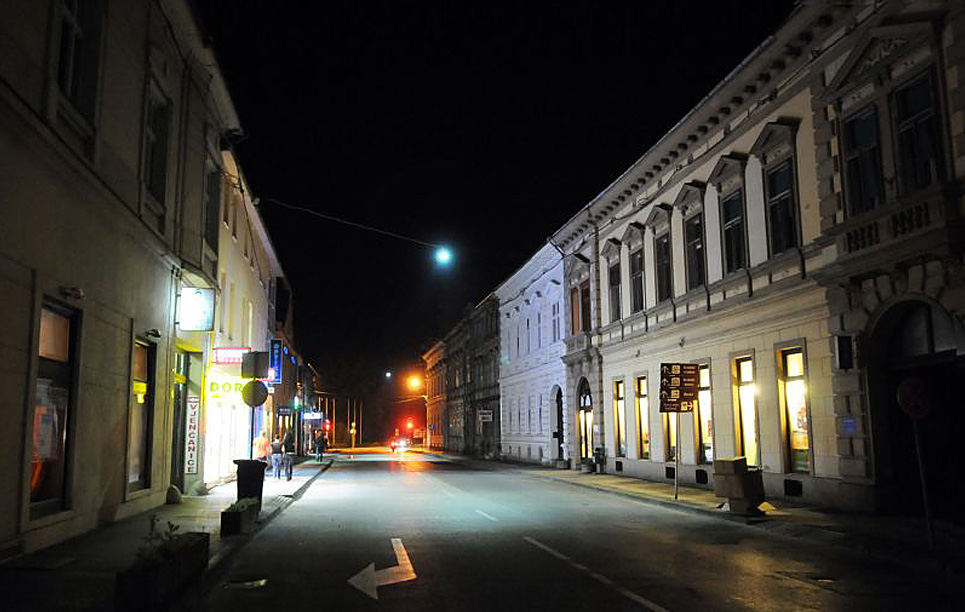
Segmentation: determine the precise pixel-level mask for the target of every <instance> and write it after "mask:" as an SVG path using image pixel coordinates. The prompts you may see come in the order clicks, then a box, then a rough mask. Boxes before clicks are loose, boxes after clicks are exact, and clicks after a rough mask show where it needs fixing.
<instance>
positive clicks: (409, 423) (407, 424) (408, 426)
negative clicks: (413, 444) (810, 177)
mask: <svg viewBox="0 0 965 612" xmlns="http://www.w3.org/2000/svg"><path fill="white" fill-rule="evenodd" d="M412 427H413V425H412V419H409V420H408V421H406V424H405V428H406V429H412Z"/></svg>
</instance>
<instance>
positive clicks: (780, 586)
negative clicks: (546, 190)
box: [201, 452, 965, 612]
mask: <svg viewBox="0 0 965 612" xmlns="http://www.w3.org/2000/svg"><path fill="white" fill-rule="evenodd" d="M394 539H395V540H398V541H400V542H401V545H400V544H399V543H398V542H397V543H395V544H393V540H394ZM406 557H407V558H408V564H409V565H407V564H406ZM373 563H374V566H373V567H371V568H370V567H369V566H370V564H373ZM410 565H411V570H410V567H409V566H410ZM390 568H395V569H390ZM373 569H374V570H375V571H374V573H373V572H372V571H371V570H373ZM380 570H385V571H380ZM360 571H361V572H363V573H362V574H361V575H359V572H360ZM413 574H414V575H415V577H414V578H412V575H413ZM356 576H357V577H356ZM353 577H355V579H354V582H355V583H356V584H357V585H358V587H360V588H357V587H356V586H353V585H352V584H350V582H349V581H350V579H353ZM261 581H265V582H261ZM378 581H381V582H392V581H397V582H395V583H394V584H383V585H382V586H378V587H377V588H375V584H374V583H375V582H378ZM373 588H375V590H374V591H371V594H366V593H365V592H363V591H365V590H371V589H373ZM956 591H957V592H955V591H953V590H952V588H951V585H950V584H948V583H946V582H943V581H941V580H939V579H938V578H935V577H932V576H929V575H926V574H924V573H920V574H916V573H914V572H911V571H909V570H907V569H905V568H903V567H900V566H897V565H892V564H890V563H884V562H881V561H877V562H872V561H869V560H868V559H867V558H865V557H861V556H857V555H852V554H851V553H849V552H847V551H841V550H839V549H834V548H828V547H824V546H821V545H817V544H811V543H805V542H802V541H799V540H793V539H787V538H782V537H778V536H774V535H773V534H770V533H767V532H763V531H761V530H757V529H753V528H749V527H746V526H744V525H740V524H737V523H733V522H729V521H723V520H720V519H715V518H713V517H703V516H699V515H695V514H691V513H687V512H678V511H675V510H672V509H667V508H664V507H660V506H655V505H650V504H647V503H644V502H640V501H636V500H631V499H627V498H623V497H620V496H617V495H611V494H608V493H604V492H599V491H595V490H591V489H583V488H580V487H575V486H572V485H567V484H565V483H557V482H550V481H546V480H542V479H539V478H536V477H533V476H529V475H525V474H523V473H520V472H519V471H515V470H507V469H495V470H479V469H471V468H470V467H467V466H465V465H463V464H461V463H458V462H450V461H447V460H445V459H444V458H442V457H437V456H433V455H423V454H418V453H407V454H405V455H402V456H400V455H393V454H391V453H376V452H370V453H369V454H363V455H356V456H355V458H352V459H349V458H343V459H339V460H338V461H337V462H336V463H335V465H334V466H333V467H332V468H331V469H330V470H329V471H328V472H326V473H325V474H324V475H323V476H322V477H320V478H319V479H317V480H316V481H315V482H314V484H313V485H312V486H311V487H310V488H309V489H308V490H307V491H306V492H305V494H304V496H303V497H302V498H301V499H300V500H298V501H297V502H295V503H294V504H293V505H292V506H290V507H289V508H288V509H287V510H286V511H285V512H284V513H283V514H282V515H281V516H279V517H278V518H277V519H275V520H274V521H273V522H272V523H270V524H269V525H268V526H267V527H266V528H265V529H263V530H262V531H261V532H260V533H258V534H257V535H256V536H255V537H254V538H253V539H252V541H251V542H250V543H249V544H248V545H247V546H246V547H245V549H244V550H243V551H241V552H240V553H239V554H238V555H237V557H236V558H235V559H234V560H233V561H232V565H231V567H230V569H229V570H228V572H227V580H226V581H225V582H222V583H221V584H218V585H216V586H214V587H213V588H212V590H211V591H210V592H209V593H208V595H207V599H206V601H204V602H202V605H201V608H202V609H205V610H218V611H220V610H225V611H227V610H255V609H258V610H299V611H301V610H331V609H338V610H382V611H396V610H398V611H402V610H407V611H411V610H420V611H433V610H459V611H464V610H480V611H485V612H494V611H515V610H554V611H560V610H580V611H586V612H598V611H599V612H609V611H611V610H652V611H662V610H668V611H671V612H682V611H687V610H699V611H701V612H707V611H710V610H727V611H737V610H774V611H780V612H789V611H792V610H821V611H825V610H848V611H849V612H854V611H857V610H875V611H881V610H961V609H963V606H965V604H963V599H962V598H963V596H962V593H961V590H960V589H957V590H956ZM372 594H374V595H376V596H377V599H375V598H373V597H372Z"/></svg>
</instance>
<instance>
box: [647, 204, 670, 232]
mask: <svg viewBox="0 0 965 612" xmlns="http://www.w3.org/2000/svg"><path fill="white" fill-rule="evenodd" d="M672 211H673V206H671V205H670V204H666V203H663V202H661V203H659V204H654V205H653V206H652V207H651V208H650V214H648V215H647V218H646V219H645V220H644V221H643V224H644V225H649V226H650V227H653V228H657V227H661V226H663V225H667V224H669V223H670V213H671V212H672Z"/></svg>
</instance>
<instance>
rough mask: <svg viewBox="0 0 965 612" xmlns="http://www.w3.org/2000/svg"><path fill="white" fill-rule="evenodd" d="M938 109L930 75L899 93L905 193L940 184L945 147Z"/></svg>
mask: <svg viewBox="0 0 965 612" xmlns="http://www.w3.org/2000/svg"><path fill="white" fill-rule="evenodd" d="M936 106H937V105H936V103H935V87H934V85H933V84H932V78H931V73H930V72H929V73H926V74H923V75H922V76H921V77H919V78H918V79H916V80H915V81H914V82H913V83H911V84H910V85H907V86H905V87H902V88H901V89H899V90H898V92H897V93H896V94H895V123H896V131H897V133H898V170H899V173H900V177H901V187H902V190H903V191H904V192H905V193H908V192H911V191H914V190H916V189H921V188H922V187H927V186H929V185H931V184H933V183H935V182H937V181H938V178H939V174H940V166H941V148H940V146H939V144H938V129H937V119H936V115H937V111H936Z"/></svg>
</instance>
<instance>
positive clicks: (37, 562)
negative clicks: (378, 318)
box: [0, 458, 332, 612]
mask: <svg viewBox="0 0 965 612" xmlns="http://www.w3.org/2000/svg"><path fill="white" fill-rule="evenodd" d="M331 463H332V459H331V458H325V459H323V460H322V462H321V463H316V462H315V461H314V459H311V460H308V461H303V462H302V463H299V464H298V465H296V466H295V468H294V470H293V474H292V479H291V480H290V481H286V480H284V478H282V479H281V480H275V479H274V478H273V477H272V476H271V473H270V471H269V472H266V478H265V485H264V492H263V496H262V508H261V513H260V515H259V518H258V523H259V524H260V525H262V526H263V525H264V524H265V523H267V522H268V521H270V520H271V519H272V518H274V517H275V516H276V515H277V514H278V513H279V512H281V511H282V510H283V509H284V508H285V507H287V506H288V505H289V504H291V503H292V501H293V498H294V497H295V496H296V495H300V493H301V492H302V491H304V489H307V488H308V486H309V485H310V484H311V483H312V481H313V480H314V479H315V478H316V477H317V476H318V475H319V474H321V473H322V472H323V471H324V470H326V469H328V467H329V466H330V465H331ZM236 498H237V483H236V482H235V481H231V482H227V483H225V484H222V485H219V486H217V487H214V488H213V489H211V491H210V492H209V494H208V495H203V496H188V495H186V496H184V497H183V501H182V503H180V504H169V505H164V506H158V507H157V508H154V509H152V510H149V511H148V512H145V513H143V514H139V515H136V516H132V517H130V518H127V519H124V520H121V521H117V522H115V523H111V524H110V525H106V526H104V527H102V528H99V529H95V530H94V531H90V532H88V533H85V534H82V535H80V536H78V537H76V538H73V539H70V540H67V541H66V542H61V543H60V544H56V545H54V546H51V547H50V548H45V549H43V550H39V551H36V552H34V553H30V554H26V555H22V556H20V557H15V558H13V559H10V560H8V561H7V562H5V563H3V564H0V589H2V592H3V593H4V604H3V606H2V607H3V609H4V610H30V611H31V612H34V611H36V612H48V611H49V612H54V611H56V612H61V611H64V612H66V611H72V612H73V611H77V612H80V611H93V610H98V611H101V610H104V611H108V610H113V607H114V606H113V595H114V582H115V576H116V574H117V573H118V572H120V571H121V570H124V569H126V568H127V567H129V566H130V565H131V564H132V563H133V562H134V560H135V559H136V556H137V551H138V549H139V548H140V547H141V545H142V543H143V541H144V537H145V536H146V535H147V533H148V527H149V524H150V517H151V516H152V515H156V516H157V518H158V528H159V529H164V528H165V526H166V525H167V523H168V522H169V521H170V522H171V523H175V524H177V525H180V529H179V530H178V531H179V533H184V532H190V531H200V532H206V533H210V534H211V547H210V550H209V560H208V570H209V571H211V570H212V569H213V568H215V567H217V566H218V565H219V564H220V563H221V562H222V561H224V560H225V559H226V558H228V557H229V556H230V555H231V554H232V553H233V552H235V551H236V550H237V549H238V548H240V547H241V546H242V545H243V544H244V543H245V542H247V539H248V536H245V535H239V536H231V537H226V538H224V539H222V538H221V536H220V531H221V511H222V510H224V509H225V508H227V507H228V506H229V505H231V504H232V502H234V501H235V499H236Z"/></svg>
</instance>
